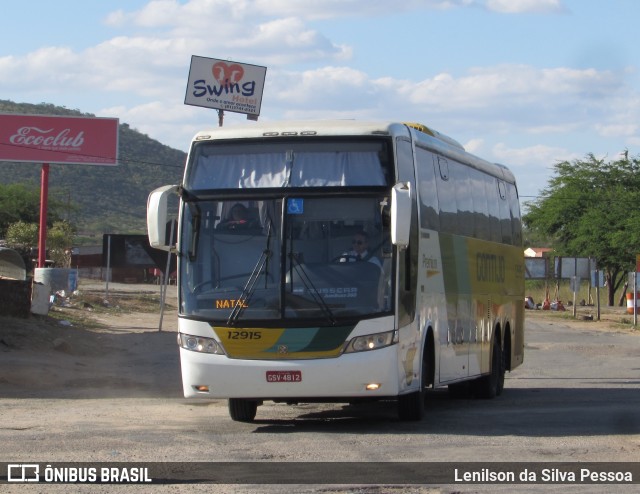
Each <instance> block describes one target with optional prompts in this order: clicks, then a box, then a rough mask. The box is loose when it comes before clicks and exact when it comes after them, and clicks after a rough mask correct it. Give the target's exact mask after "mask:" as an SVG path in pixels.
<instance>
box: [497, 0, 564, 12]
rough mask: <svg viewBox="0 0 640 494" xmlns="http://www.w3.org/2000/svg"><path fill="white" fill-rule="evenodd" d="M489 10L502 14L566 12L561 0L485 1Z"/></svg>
mask: <svg viewBox="0 0 640 494" xmlns="http://www.w3.org/2000/svg"><path fill="white" fill-rule="evenodd" d="M486 6H487V8H488V9H489V10H492V11H494V12H500V13H503V14H528V13H536V14H549V13H551V14H554V13H562V12H566V8H565V7H564V6H563V5H562V2H561V0H487V2H486Z"/></svg>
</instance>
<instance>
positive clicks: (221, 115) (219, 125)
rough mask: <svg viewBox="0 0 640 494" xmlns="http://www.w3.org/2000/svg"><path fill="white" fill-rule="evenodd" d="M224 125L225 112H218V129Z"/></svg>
mask: <svg viewBox="0 0 640 494" xmlns="http://www.w3.org/2000/svg"><path fill="white" fill-rule="evenodd" d="M223 123H224V110H218V127H222V124H223Z"/></svg>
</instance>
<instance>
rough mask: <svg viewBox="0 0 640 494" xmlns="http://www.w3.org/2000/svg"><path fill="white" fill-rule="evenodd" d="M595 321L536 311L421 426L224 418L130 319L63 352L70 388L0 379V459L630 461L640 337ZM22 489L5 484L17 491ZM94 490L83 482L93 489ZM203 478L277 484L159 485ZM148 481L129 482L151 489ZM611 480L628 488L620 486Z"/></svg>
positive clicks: (636, 437)
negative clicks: (71, 372) (82, 349)
mask: <svg viewBox="0 0 640 494" xmlns="http://www.w3.org/2000/svg"><path fill="white" fill-rule="evenodd" d="M569 326H571V327H569ZM594 327H595V326H594V323H589V322H584V323H581V324H580V325H578V326H576V324H571V325H568V324H566V323H565V322H563V320H562V319H549V318H548V317H540V316H538V315H536V316H535V317H533V318H530V319H528V321H527V336H526V338H527V348H526V353H525V364H524V365H523V366H522V367H521V368H519V369H517V370H516V371H515V372H514V373H513V374H508V375H507V381H506V389H505V393H504V394H503V395H502V396H501V397H500V398H498V399H496V400H489V401H483V400H465V399H456V400H454V399H451V398H449V396H448V394H447V393H446V391H445V392H436V393H434V394H433V396H431V397H430V399H429V400H428V404H427V416H426V418H425V419H424V420H423V421H422V422H420V423H402V422H398V421H397V419H396V414H395V407H394V406H393V404H387V403H381V404H377V405H373V406H370V407H362V406H358V407H355V406H354V407H348V406H343V405H326V404H322V405H317V404H310V405H300V406H287V405H284V404H273V403H267V404H265V405H264V406H262V407H260V408H259V409H258V415H257V420H256V422H255V423H253V424H242V423H236V422H232V421H231V420H230V419H229V418H228V414H227V409H226V403H225V402H224V401H210V402H198V401H194V400H185V399H183V398H182V397H181V396H180V382H179V362H178V356H177V351H176V349H175V334H174V333H173V332H171V331H168V332H162V333H159V332H157V331H153V332H151V331H150V332H149V333H144V332H143V333H140V331H139V328H138V330H137V331H136V334H135V335H131V334H129V335H127V334H122V333H121V332H118V333H117V334H114V335H111V336H110V337H109V338H110V339H109V340H106V341H105V344H106V346H108V347H109V348H111V349H112V350H114V349H117V348H121V350H120V351H116V350H114V351H111V352H109V353H107V354H105V356H103V357H101V356H99V355H93V356H91V357H90V358H88V357H80V356H73V355H69V356H68V357H69V358H68V362H67V364H68V365H69V366H71V367H72V368H75V369H76V371H77V372H78V374H81V375H82V376H83V380H80V382H74V385H73V386H61V387H60V389H50V390H42V391H39V392H34V391H29V390H28V389H26V390H22V391H19V390H15V389H14V388H12V391H11V392H10V393H7V392H6V390H5V392H3V384H2V380H1V379H0V396H2V399H1V400H0V411H1V416H2V425H1V426H0V443H2V445H3V447H2V452H1V453H0V461H12V462H33V461H42V462H63V461H85V462H86V461H88V462H110V461H118V462H120V461H121V462H136V461H154V462H166V461H169V462H174V461H191V462H220V461H261V462H262V461H276V462H323V461H343V462H346V461H355V462H390V461H394V462H398V461H400V462H460V463H461V465H463V462H486V461H491V462H513V461H517V462H525V463H527V464H528V463H532V462H551V464H552V465H553V464H554V463H556V462H557V463H560V462H601V461H619V462H622V461H625V462H640V392H639V391H640V361H639V358H638V357H639V355H640V352H639V351H638V349H639V344H640V336H639V335H635V334H630V333H628V332H614V331H606V332H602V331H598V330H595V329H593V328H594ZM120 329H122V328H120ZM123 346H125V347H126V348H125V349H122V347H123ZM116 355H118V360H117V361H116V360H114V359H115V358H116ZM1 357H2V354H1V353H0V358H1ZM92 362H94V364H92ZM33 364H34V365H36V363H33ZM92 365H95V366H96V372H97V373H98V371H99V376H96V377H100V380H99V381H98V382H99V384H97V385H95V386H92V381H91V379H90V377H91V375H92V373H91V366H92ZM94 384H95V383H94ZM327 477H328V478H327V481H330V478H331V476H330V475H327ZM3 487H5V486H3ZM22 487H23V486H20V489H17V488H15V487H14V489H15V490H13V491H11V492H18V491H19V492H25V490H24V489H22ZM59 487H64V486H59ZM91 487H92V489H93V490H91V492H98V491H99V490H98V489H100V488H99V487H98V486H91ZM187 487H188V488H189V489H188V490H187ZM635 487H637V486H635ZM200 488H202V491H203V492H204V491H207V492H274V493H275V492H281V491H282V487H278V486H260V487H255V486H214V485H207V486H199V487H197V486H193V485H191V486H170V487H169V486H166V487H165V489H166V492H193V491H194V490H199V489H200ZM31 489H32V490H33V492H37V491H38V490H39V489H37V488H36V487H35V486H33V487H32V488H31ZM104 489H106V490H108V487H107V486H105V487H104ZM141 489H142V490H141ZM144 489H146V488H144V487H140V488H138V490H136V492H147V491H146V490H144ZM603 489H604V487H603V486H601V485H600V486H585V485H582V486H579V485H575V486H572V485H558V486H555V487H553V486H549V485H546V486H539V485H538V486H516V488H515V489H514V486H509V485H505V486H482V485H463V484H456V485H452V486H440V487H418V486H410V487H403V488H399V487H398V488H394V487H390V486H386V487H384V488H380V487H375V488H374V487H362V486H361V487H358V488H353V489H349V488H346V487H335V486H321V487H320V486H318V487H314V486H296V487H295V488H293V489H289V488H288V490H290V491H292V492H359V493H368V492H371V493H380V492H393V493H395V492H398V493H400V492H402V493H408V492H494V491H496V490H502V491H503V492H513V491H514V490H515V491H518V492H529V491H531V492H543V491H544V492H548V491H554V492H556V491H557V492H602V491H603ZM605 490H607V489H605ZM614 490H615V491H616V492H635V491H636V490H637V489H635V488H634V486H619V485H618V486H615V488H614ZM61 492H62V490H61ZM99 492H101V491H99ZM149 492H151V491H150V490H149ZM156 492H157V490H156Z"/></svg>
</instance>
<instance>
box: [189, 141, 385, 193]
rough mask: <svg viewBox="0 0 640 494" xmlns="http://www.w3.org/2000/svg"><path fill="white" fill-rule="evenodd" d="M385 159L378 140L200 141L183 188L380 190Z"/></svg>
mask: <svg viewBox="0 0 640 494" xmlns="http://www.w3.org/2000/svg"><path fill="white" fill-rule="evenodd" d="M387 157H388V151H387V150H386V146H385V143H384V142H383V141H379V140H370V141H361V142H353V141H348V142H347V141H327V140H322V142H315V143H309V142H291V141H286V140H285V141H278V142H255V141H248V142H246V143H242V144H239V143H237V142H234V143H230V144H225V143H224V142H215V143H210V142H203V143H199V144H196V145H195V146H194V150H193V151H192V156H191V158H190V163H189V170H188V173H187V178H186V184H185V188H186V189H187V190H189V191H201V190H208V189H212V188H215V189H216V190H237V189H256V188H281V187H291V188H293V187H345V186H352V187H353V186H385V185H388V183H389V177H388V176H387V175H388V173H389V166H388V163H387Z"/></svg>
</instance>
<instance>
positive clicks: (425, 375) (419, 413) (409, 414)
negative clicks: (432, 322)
mask: <svg viewBox="0 0 640 494" xmlns="http://www.w3.org/2000/svg"><path fill="white" fill-rule="evenodd" d="M430 355H431V353H430V345H429V346H427V347H426V348H425V349H424V352H423V354H422V369H421V372H420V375H421V378H420V390H419V391H414V392H413V393H409V394H406V395H400V396H398V417H399V418H400V420H402V421H418V420H422V418H423V417H424V400H425V398H426V389H427V387H428V386H429V385H430V384H431V383H432V380H433V377H432V374H431V363H430V359H429V357H430Z"/></svg>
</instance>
